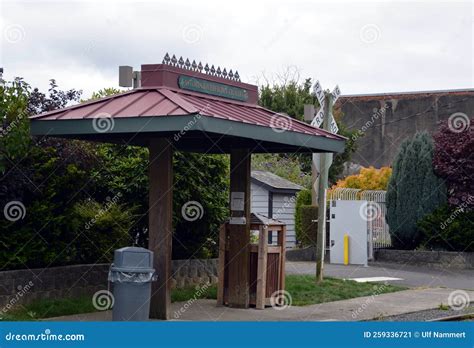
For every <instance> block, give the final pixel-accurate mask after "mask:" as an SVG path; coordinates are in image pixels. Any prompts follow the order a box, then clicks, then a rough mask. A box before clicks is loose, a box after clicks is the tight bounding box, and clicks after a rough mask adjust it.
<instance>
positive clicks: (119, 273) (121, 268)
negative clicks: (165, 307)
mask: <svg viewBox="0 0 474 348" xmlns="http://www.w3.org/2000/svg"><path fill="white" fill-rule="evenodd" d="M108 278H109V281H110V282H112V283H113V294H114V307H113V309H112V320H113V321H144V320H148V318H149V314H150V296H151V282H152V281H154V280H156V276H155V270H154V269H153V252H151V251H150V250H147V249H145V248H138V247H125V248H121V249H117V250H115V252H114V263H113V264H112V265H111V267H110V271H109V277H108Z"/></svg>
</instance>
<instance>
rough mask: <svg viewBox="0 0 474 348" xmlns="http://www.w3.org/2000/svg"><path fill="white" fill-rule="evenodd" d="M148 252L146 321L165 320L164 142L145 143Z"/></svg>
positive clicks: (168, 223)
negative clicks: (150, 277)
mask: <svg viewBox="0 0 474 348" xmlns="http://www.w3.org/2000/svg"><path fill="white" fill-rule="evenodd" d="M149 150H150V157H149V158H150V167H149V180H150V182H149V188H150V192H149V211H148V215H149V218H148V221H149V226H148V248H149V249H150V250H151V251H153V253H154V256H153V267H154V268H155V271H156V274H157V277H158V279H157V281H156V282H153V285H152V295H151V304H150V318H153V319H165V320H166V319H169V317H170V308H171V282H170V280H171V247H172V233H173V226H172V217H173V149H172V147H171V144H170V142H169V141H168V139H166V138H159V139H152V140H150V143H149Z"/></svg>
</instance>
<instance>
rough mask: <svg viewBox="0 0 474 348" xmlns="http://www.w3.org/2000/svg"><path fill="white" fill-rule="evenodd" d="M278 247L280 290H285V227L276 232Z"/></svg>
mask: <svg viewBox="0 0 474 348" xmlns="http://www.w3.org/2000/svg"><path fill="white" fill-rule="evenodd" d="M278 245H281V254H280V262H281V263H280V290H285V262H286V225H284V226H282V228H281V231H280V232H278Z"/></svg>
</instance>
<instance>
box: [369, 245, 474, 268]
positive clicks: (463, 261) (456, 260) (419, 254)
mask: <svg viewBox="0 0 474 348" xmlns="http://www.w3.org/2000/svg"><path fill="white" fill-rule="evenodd" d="M374 258H375V261H378V262H395V263H402V264H409V265H422V266H427V267H432V268H443V269H474V253H467V252H452V251H418V250H391V249H380V250H375V251H374Z"/></svg>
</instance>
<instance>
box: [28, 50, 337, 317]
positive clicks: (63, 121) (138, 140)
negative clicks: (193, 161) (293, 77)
mask: <svg viewBox="0 0 474 348" xmlns="http://www.w3.org/2000/svg"><path fill="white" fill-rule="evenodd" d="M257 102H258V88H257V86H255V85H251V84H247V83H242V82H241V81H240V78H239V74H238V73H237V72H236V73H232V70H230V71H227V70H226V69H222V70H221V69H220V68H217V69H215V68H214V66H211V68H209V66H208V65H207V64H206V65H205V66H203V65H202V64H201V63H199V64H196V62H194V61H193V62H192V63H191V62H190V61H189V60H188V59H187V60H186V61H184V60H183V59H182V58H181V59H179V60H178V59H176V57H175V56H173V57H172V58H170V57H169V56H168V54H166V56H165V58H164V59H163V62H162V64H145V65H142V67H141V87H139V88H136V89H133V90H131V91H128V92H125V93H122V94H118V95H114V96H111V97H106V98H101V99H98V100H94V101H90V102H85V103H81V104H78V105H74V106H70V107H66V108H63V109H59V110H54V111H51V112H47V113H44V114H41V115H37V116H33V117H31V133H32V134H33V135H36V136H50V137H61V138H71V139H79V140H88V141H98V142H109V143H116V144H123V145H137V146H147V147H148V148H149V156H150V157H149V176H150V184H149V185H150V186H149V249H150V250H152V251H153V252H154V255H155V257H154V267H155V269H156V271H157V275H158V280H157V282H155V283H154V285H153V290H152V299H151V308H150V316H151V317H152V318H157V319H168V318H169V315H170V303H171V298H170V290H171V282H170V280H171V248H172V245H171V244H172V238H171V237H172V232H173V231H172V207H173V205H172V197H173V168H172V158H173V152H174V151H190V152H199V153H204V154H215V153H219V154H230V166H231V168H230V192H231V195H230V196H231V197H230V204H229V205H230V206H229V209H230V212H229V216H230V222H229V223H230V227H229V228H230V229H231V233H230V241H229V254H230V258H229V259H230V260H231V261H230V262H229V264H228V267H229V274H230V275H231V276H230V278H229V289H230V290H229V298H228V302H229V305H230V306H232V307H241V308H246V307H248V306H249V267H248V260H249V257H248V255H249V242H250V197H251V194H250V183H251V176H250V164H251V154H252V153H314V152H334V153H335V152H342V151H343V150H344V143H345V138H343V137H341V136H338V135H335V134H331V133H329V132H326V131H324V130H322V129H318V128H315V127H312V126H311V125H308V124H306V123H304V122H300V121H298V120H295V119H293V118H290V117H288V116H286V115H283V114H279V113H275V112H273V111H271V110H268V109H265V108H263V107H261V106H259V105H258V104H257Z"/></svg>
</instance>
